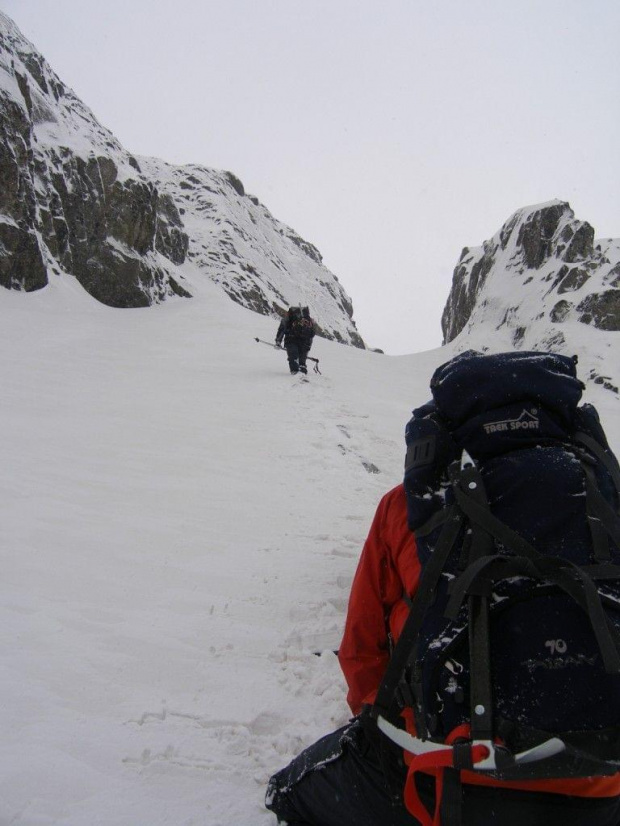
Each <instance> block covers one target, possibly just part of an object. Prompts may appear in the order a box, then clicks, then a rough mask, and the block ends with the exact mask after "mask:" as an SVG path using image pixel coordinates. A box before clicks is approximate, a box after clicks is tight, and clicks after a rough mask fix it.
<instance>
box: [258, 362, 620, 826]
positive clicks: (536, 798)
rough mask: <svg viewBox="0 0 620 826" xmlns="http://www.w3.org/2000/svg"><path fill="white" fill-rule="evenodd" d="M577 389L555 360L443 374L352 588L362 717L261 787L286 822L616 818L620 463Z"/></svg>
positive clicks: (353, 694) (353, 683)
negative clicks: (583, 403)
mask: <svg viewBox="0 0 620 826" xmlns="http://www.w3.org/2000/svg"><path fill="white" fill-rule="evenodd" d="M582 387H583V386H582V385H581V382H579V380H578V379H577V378H576V373H575V362H574V361H573V360H572V359H568V358H566V357H563V356H558V355H554V354H543V353H518V354H517V353H510V354H498V355H495V356H482V355H480V354H477V353H471V352H468V353H465V354H462V355H461V356H458V357H456V358H455V359H453V360H451V361H450V362H448V363H447V364H445V365H442V366H441V367H440V368H438V370H437V371H436V372H435V374H434V376H433V380H432V382H431V389H432V392H433V401H432V402H429V403H428V404H426V405H424V406H423V407H421V408H418V409H417V410H415V411H414V415H413V418H412V419H411V421H410V422H409V424H408V426H407V431H406V440H407V458H406V471H405V479H404V483H403V484H401V485H399V486H398V487H396V488H394V489H393V490H391V491H390V492H389V493H387V494H386V495H385V496H384V497H383V499H382V500H381V502H380V504H379V507H378V509H377V512H376V514H375V518H374V520H373V523H372V526H371V528H370V532H369V534H368V538H367V540H366V543H365V545H364V549H363V551H362V555H361V557H360V561H359V564H358V568H357V572H356V574H355V578H354V580H353V584H352V588H351V594H350V599H349V607H348V612H347V619H346V624H345V631H344V637H343V640H342V644H341V647H340V650H339V660H340V664H341V667H342V670H343V673H344V676H345V679H346V681H347V685H348V695H347V700H348V703H349V705H350V707H351V711H352V712H353V714H354V715H355V716H354V717H353V719H352V721H351V722H349V723H348V724H347V725H346V726H344V727H343V728H341V729H339V730H337V731H335V732H332V733H331V734H328V735H327V736H326V737H324V738H322V739H321V740H319V741H318V742H317V743H315V744H314V745H313V746H310V748H308V749H306V750H305V751H304V752H302V753H301V754H300V755H299V756H298V757H297V758H295V759H294V760H293V761H292V763H291V764H290V765H289V766H288V767H286V768H285V769H283V770H281V771H280V772H278V773H277V774H275V775H274V776H273V777H272V778H271V780H270V783H269V786H268V791H267V807H268V808H269V809H270V810H271V811H273V812H275V813H276V815H277V816H278V818H279V822H284V823H287V824H289V826H349V824H350V825H351V826H353V825H354V824H355V826H416V824H418V825H419V824H421V826H453V824H461V823H462V824H464V826H470V825H471V824H475V825H476V826H487V824H489V825H490V826H492V824H500V823H501V824H502V826H517V824H518V826H522V824H526V825H527V826H536V824H541V826H542V824H544V825H545V826H554V825H555V824H558V826H559V824H561V826H618V824H620V745H619V742H620V683H619V680H620V678H619V677H618V673H619V672H620V662H618V639H617V638H618V635H617V629H618V627H620V620H619V613H620V608H619V603H620V592H619V590H618V581H619V579H620V571H619V569H618V563H619V562H620V519H619V517H618V510H619V505H620V502H619V493H618V488H619V487H620V469H619V468H618V464H617V461H616V459H615V457H614V456H613V453H612V452H611V450H610V448H609V445H608V443H607V441H606V438H605V435H604V433H603V430H602V427H601V425H600V422H599V420H598V416H597V414H596V411H595V410H594V408H592V407H591V406H590V405H582V406H581V407H578V406H577V405H578V401H579V399H580V396H581V390H582ZM534 546H536V547H534ZM489 629H490V630H489Z"/></svg>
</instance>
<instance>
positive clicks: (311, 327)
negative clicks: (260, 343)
mask: <svg viewBox="0 0 620 826" xmlns="http://www.w3.org/2000/svg"><path fill="white" fill-rule="evenodd" d="M315 333H316V325H315V323H314V321H313V319H312V318H311V317H310V309H309V308H308V307H303V308H302V307H290V308H289V310H288V312H287V314H286V315H285V316H284V318H283V319H282V321H281V322H280V326H279V327H278V332H277V333H276V347H281V346H282V344H284V348H285V349H286V354H287V357H288V365H289V369H290V371H291V373H293V374H296V373H307V372H308V368H307V366H306V359H307V356H308V353H309V352H310V348H311V347H312V341H313V339H314V336H315Z"/></svg>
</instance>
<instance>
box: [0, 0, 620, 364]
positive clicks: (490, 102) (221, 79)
mask: <svg viewBox="0 0 620 826" xmlns="http://www.w3.org/2000/svg"><path fill="white" fill-rule="evenodd" d="M0 8H2V10H3V11H4V12H6V13H7V14H8V15H9V16H11V17H12V18H13V20H14V21H15V22H16V23H17V25H18V26H19V27H20V29H21V30H22V32H23V33H24V35H25V36H26V37H27V38H28V39H29V40H31V41H32V42H33V43H34V45H35V46H36V47H37V48H38V49H39V51H40V52H41V53H42V54H43V55H44V57H45V58H46V59H47V60H48V61H49V63H50V64H51V65H52V68H53V69H54V70H55V71H56V72H57V74H58V75H59V76H60V78H61V79H62V80H63V81H64V82H65V83H66V84H67V85H69V86H70V87H72V88H73V89H74V90H75V92H76V93H77V94H78V95H79V96H80V97H81V98H82V99H83V101H84V102H85V103H86V104H87V105H88V106H89V107H90V108H91V109H92V110H93V111H94V113H95V115H96V116H97V118H98V119H99V120H100V121H101V122H102V123H103V124H104V125H105V126H107V127H108V128H109V129H111V130H112V132H114V134H115V135H116V136H117V137H118V139H119V140H120V141H121V143H122V144H123V145H124V146H125V147H126V148H127V149H128V150H129V151H131V152H133V153H135V154H139V155H156V156H158V157H161V158H164V159H165V160H167V161H170V162H172V163H178V164H184V163H199V164H203V165H205V166H211V167H216V168H221V169H230V170H232V171H233V172H234V173H235V174H236V175H238V176H239V177H240V178H241V180H242V181H243V183H244V185H245V187H246V190H247V191H249V192H251V193H253V194H255V195H256V196H257V197H259V198H260V200H261V201H262V202H263V203H264V204H265V205H266V206H267V207H268V208H269V209H270V210H271V211H272V213H273V214H274V215H275V216H276V217H277V218H279V219H280V220H282V221H284V222H285V223H287V224H289V225H290V226H292V227H293V228H294V229H295V230H297V231H298V232H299V233H300V234H301V235H302V236H303V237H305V238H306V239H307V240H309V241H311V242H312V243H314V244H315V245H316V246H317V247H318V248H319V250H320V251H321V252H322V254H323V257H324V261H325V264H326V265H327V266H328V267H329V268H330V269H331V270H332V271H333V272H334V273H335V274H336V275H337V276H338V278H339V279H340V281H341V283H342V284H343V286H344V288H345V289H346V290H347V292H348V293H349V295H350V296H351V297H352V299H353V304H354V308H355V319H356V321H357V324H358V329H359V331H360V333H361V335H362V336H363V337H364V339H365V340H366V342H367V344H368V345H369V346H372V347H382V348H383V349H384V350H385V351H386V352H388V353H394V354H396V353H410V352H414V351H418V350H424V349H429V348H431V347H435V346H438V345H439V344H440V343H441V327H440V318H441V311H442V309H443V306H444V304H445V301H446V298H447V295H448V291H449V288H450V283H451V278H452V271H453V269H454V266H455V264H456V262H457V260H458V258H459V255H460V252H461V250H462V248H463V247H464V246H477V245H479V244H481V243H482V241H483V240H485V239H486V238H489V237H490V236H491V235H492V234H493V233H494V232H496V231H497V230H498V229H499V228H500V226H501V225H502V224H503V222H504V221H505V220H506V219H507V218H508V217H509V216H510V215H511V214H512V213H513V212H514V211H515V210H516V209H518V208H520V207H522V206H526V205H528V204H535V203H539V202H543V201H548V200H551V199H553V198H561V199H562V200H567V201H569V202H570V204H571V206H572V207H573V209H574V211H575V213H576V215H577V217H578V218H581V219H583V220H587V221H589V222H590V223H591V224H592V225H593V226H594V228H595V231H596V235H597V237H618V236H620V211H619V209H618V205H619V200H620V198H619V195H618V186H619V181H620V152H619V149H618V147H619V145H620V103H619V101H620V95H619V91H620V48H619V45H618V44H619V43H620V3H618V2H617V0H588V2H585V0H372V1H371V0H175V1H174V2H170V0H157V2H153V0H105V2H94V0H0Z"/></svg>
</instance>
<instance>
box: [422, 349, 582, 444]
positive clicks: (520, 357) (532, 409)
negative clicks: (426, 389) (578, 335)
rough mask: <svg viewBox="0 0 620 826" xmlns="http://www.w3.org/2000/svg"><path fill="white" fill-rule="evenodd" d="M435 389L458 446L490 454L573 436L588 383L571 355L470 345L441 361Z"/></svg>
mask: <svg viewBox="0 0 620 826" xmlns="http://www.w3.org/2000/svg"><path fill="white" fill-rule="evenodd" d="M431 389H432V392H433V397H434V399H435V402H436V405H437V409H438V412H439V413H440V415H441V416H442V418H443V420H444V422H445V423H446V426H447V428H448V429H449V430H450V431H451V433H452V437H453V438H454V440H455V442H456V444H457V446H458V447H459V448H461V449H463V448H464V449H465V450H467V452H468V453H469V454H470V455H471V456H472V457H473V458H474V459H486V458H489V457H491V456H496V455H499V454H502V453H505V452H506V451H509V450H515V449H517V450H518V449H522V448H524V447H528V446H534V445H554V444H558V442H563V443H566V442H570V441H572V438H573V434H574V428H575V415H576V410H577V405H578V403H579V400H580V398H581V393H582V390H583V384H582V383H581V382H580V381H579V379H578V378H577V376H576V371H575V360H574V359H572V358H568V357H566V356H560V355H557V354H553V353H534V352H525V353H514V352H513V353H498V354H496V355H490V356H485V355H481V354H480V353H475V352H473V351H471V350H470V351H468V352H466V353H463V354H462V355H460V356H457V357H456V358H454V359H452V360H451V361H449V362H447V363H446V364H443V365H442V366H441V367H439V368H438V369H437V370H436V371H435V374H434V375H433V378H432V381H431Z"/></svg>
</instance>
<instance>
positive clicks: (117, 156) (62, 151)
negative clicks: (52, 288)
mask: <svg viewBox="0 0 620 826" xmlns="http://www.w3.org/2000/svg"><path fill="white" fill-rule="evenodd" d="M0 134H1V135H2V153H1V155H0V181H2V184H3V186H2V188H1V191H0V285H2V286H4V287H7V288H9V289H23V290H28V291H30V290H36V289H41V288H43V287H45V286H46V285H47V284H48V283H49V281H50V279H53V278H54V277H56V276H57V275H58V274H59V273H62V272H64V273H69V274H71V275H73V276H75V278H77V280H78V281H79V282H80V284H82V286H83V287H84V289H86V290H87V292H89V293H90V294H91V295H92V296H93V297H95V298H96V299H97V300H99V301H101V302H102V303H104V304H107V305H108V306H112V307H144V306H149V305H152V304H155V303H159V302H162V301H165V300H169V299H171V298H176V297H183V298H190V297H191V295H192V292H191V289H190V285H189V281H188V274H195V273H196V272H198V273H199V274H200V275H201V276H202V278H204V279H210V280H211V281H213V282H215V283H216V284H218V285H219V286H220V287H221V289H223V290H224V292H225V293H226V294H227V295H229V296H230V297H231V298H232V299H234V301H236V302H238V303H240V304H242V305H243V306H245V307H249V308H251V309H253V310H255V311H257V312H259V313H262V314H266V315H270V316H272V317H274V318H275V317H277V316H278V315H280V314H282V312H283V311H284V309H285V308H286V307H287V306H288V305H289V304H296V303H303V304H308V305H310V307H311V309H312V313H313V316H314V317H315V319H316V321H317V323H318V326H319V328H320V331H321V334H322V335H324V336H325V337H327V338H330V339H335V340H337V341H341V342H344V343H346V344H353V345H355V346H356V347H364V343H363V341H362V339H361V338H360V336H359V333H358V332H357V330H356V327H355V324H354V322H353V320H352V313H353V308H352V304H351V300H350V298H349V297H348V296H347V294H346V293H345V292H344V290H343V288H342V287H341V285H340V283H339V282H338V279H337V278H336V276H334V275H333V274H332V273H331V272H330V271H329V270H328V269H327V268H326V267H325V266H324V265H323V263H322V260H321V255H320V253H319V252H318V250H316V248H315V247H313V246H312V244H310V243H308V242H307V241H304V240H303V239H302V238H300V237H299V236H298V235H297V234H296V233H295V232H294V231H293V230H292V229H290V227H287V226H286V225H285V224H283V223H281V222H280V221H278V220H276V219H275V218H274V217H273V216H272V215H271V214H270V213H269V211H268V210H267V209H266V208H265V207H264V206H263V205H262V204H261V203H260V202H259V200H258V199H257V198H256V197H254V196H251V195H247V194H246V193H245V190H244V187H243V185H242V183H241V182H240V181H239V179H238V178H237V177H236V176H235V175H233V174H232V173H230V172H222V171H218V170H213V169H207V168H205V167H199V166H186V167H173V166H171V165H169V164H166V163H164V162H163V161H158V160H155V159H148V158H138V157H136V156H134V155H131V154H130V153H129V152H127V151H126V150H125V149H124V148H123V147H122V146H121V145H120V143H119V142H118V140H117V139H116V138H115V137H114V135H112V134H111V133H110V132H109V131H108V130H107V129H105V128H104V127H103V126H101V124H100V123H99V122H98V121H97V119H96V118H95V116H94V115H93V113H92V112H91V111H90V110H89V109H88V108H87V107H86V106H85V105H84V104H83V103H82V102H81V101H80V100H79V99H78V98H77V96H76V95H75V94H74V93H73V92H72V91H71V89H69V88H67V86H65V85H64V84H63V83H62V81H61V80H60V79H59V78H58V77H57V76H56V74H55V73H54V72H53V70H52V69H51V67H50V66H49V65H48V64H47V62H46V61H45V60H44V58H43V57H42V56H41V55H40V54H38V52H37V51H36V49H35V47H34V46H33V45H32V44H30V43H29V42H28V41H27V40H26V39H25V38H24V37H23V36H22V34H21V33H20V32H19V30H18V29H17V27H16V26H15V24H14V23H13V22H12V21H11V20H10V19H9V18H8V17H7V16H6V15H4V14H3V13H2V12H0ZM190 280H191V279H190Z"/></svg>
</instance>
